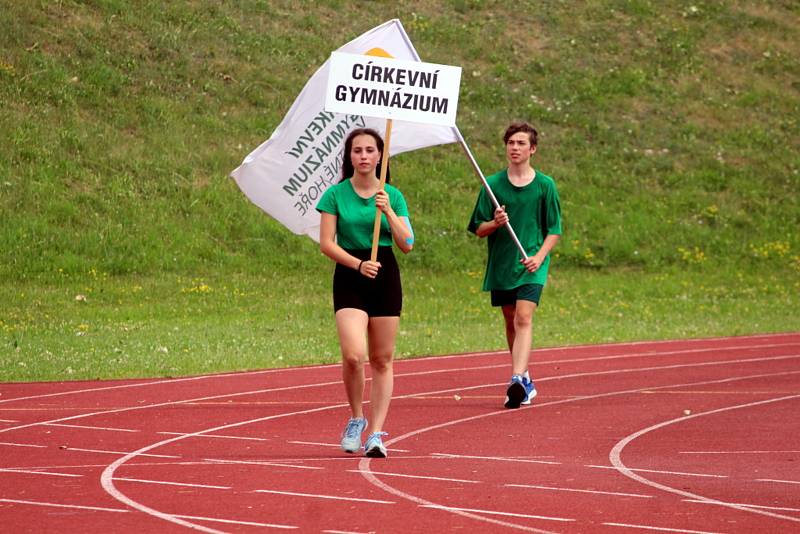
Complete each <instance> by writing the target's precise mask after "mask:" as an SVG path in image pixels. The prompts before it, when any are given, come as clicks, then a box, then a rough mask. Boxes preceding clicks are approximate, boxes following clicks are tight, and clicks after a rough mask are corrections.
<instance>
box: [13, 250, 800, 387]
mask: <svg viewBox="0 0 800 534" xmlns="http://www.w3.org/2000/svg"><path fill="white" fill-rule="evenodd" d="M308 260H309V261H308V265H307V269H308V272H312V271H313V272H314V273H315V274H316V275H315V276H310V275H309V274H308V272H302V273H294V274H286V273H284V274H283V275H282V276H280V277H265V276H256V275H248V274H226V275H224V276H223V275H219V274H216V275H210V276H204V277H200V278H187V277H184V276H180V275H167V276H147V277H142V276H107V275H105V274H102V273H96V272H93V273H91V274H90V275H89V276H83V277H80V278H76V277H72V276H69V275H66V274H62V275H61V276H59V277H55V278H54V279H53V280H52V281H50V282H47V283H44V282H37V283H21V284H16V285H14V286H11V285H9V284H3V285H1V286H0V299H2V302H4V303H6V305H5V306H4V313H3V318H2V319H1V320H0V336H1V337H0V339H2V340H3V348H4V351H3V352H2V353H0V370H1V373H2V374H0V377H2V380H3V381H12V380H13V381H26V380H62V379H92V378H122V377H139V376H180V375H193V374H201V373H213V372H221V371H228V370H242V369H261V368H267V367H284V366H293V365H308V364H314V363H332V362H336V361H338V360H339V350H338V344H337V340H336V332H335V328H334V326H333V320H332V310H331V304H330V276H329V275H330V271H331V266H330V265H329V262H328V261H327V260H326V259H324V258H322V257H321V256H320V255H317V256H314V255H311V256H310V257H309V258H308ZM474 263H475V265H470V266H468V267H466V268H464V269H456V270H454V271H453V272H451V273H450V274H449V275H447V276H445V275H443V274H442V273H439V272H431V271H427V270H424V269H406V273H407V276H406V278H405V293H406V306H405V310H404V316H403V321H402V324H401V331H400V335H399V336H398V346H397V354H398V356H399V357H416V356H425V355H433V354H450V353H454V352H456V353H457V352H466V351H477V350H500V349H503V348H504V344H505V339H504V337H503V325H502V319H501V315H500V313H499V312H498V311H497V310H496V309H491V308H490V306H489V304H488V298H487V295H486V294H485V293H482V292H480V291H479V290H478V286H479V281H480V280H479V279H480V274H479V272H478V271H479V265H477V263H478V262H477V261H476V262H474ZM471 269H474V270H471ZM300 288H302V289H303V290H302V291H300V290H299V289H300ZM798 295H800V280H798V279H797V277H795V278H794V279H791V278H786V277H784V276H783V273H782V272H780V271H765V272H761V273H757V274H755V273H752V272H747V271H734V270H731V271H723V272H715V273H712V272H709V271H707V270H702V269H701V270H697V271H689V272H684V271H680V270H674V269H670V270H664V271H660V272H657V273H648V272H643V271H640V270H635V269H618V270H610V271H608V270H604V271H593V270H588V269H578V268H564V269H558V270H556V272H555V274H554V275H553V277H552V278H551V280H550V283H549V285H548V286H547V289H546V290H545V294H544V297H543V301H542V307H541V309H540V310H539V311H538V312H537V316H536V320H535V335H534V338H535V340H534V345H535V346H536V347H545V346H564V345H574V344H582V343H604V342H621V341H631V340H645V339H682V338H690V337H708V336H722V335H740V334H748V333H754V332H782V331H798V330H800V320H798V318H797V315H796V314H795V315H787V313H786V312H787V310H796V309H798V305H800V299H798Z"/></svg>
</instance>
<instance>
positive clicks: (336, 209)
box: [317, 179, 408, 250]
mask: <svg viewBox="0 0 800 534" xmlns="http://www.w3.org/2000/svg"><path fill="white" fill-rule="evenodd" d="M385 190H386V193H387V194H388V195H389V203H390V204H391V205H392V209H393V210H394V212H395V213H396V214H397V215H398V217H408V205H407V204H406V199H405V198H404V197H403V194H402V193H401V192H400V190H399V189H397V188H396V187H394V186H392V185H390V184H386V186H385ZM317 211H319V212H325V213H330V214H332V215H336V217H337V219H336V242H337V243H338V244H339V246H340V247H342V248H345V249H349V250H357V249H368V248H372V232H373V229H374V226H375V195H372V196H371V197H369V198H363V197H360V196H359V195H358V193H356V191H355V189H353V184H352V182H351V180H350V179H347V180H344V181H342V182H339V183H338V184H335V185H332V186H331V187H329V188H328V189H326V190H325V192H324V193H323V194H322V198H320V199H319V202H318V203H317ZM378 245H380V246H392V231H391V228H390V227H389V221H388V220H387V219H386V214H383V213H382V214H381V230H380V235H379V238H378Z"/></svg>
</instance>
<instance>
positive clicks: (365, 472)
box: [358, 371, 800, 530]
mask: <svg viewBox="0 0 800 534" xmlns="http://www.w3.org/2000/svg"><path fill="white" fill-rule="evenodd" d="M587 374H590V373H587ZM791 374H800V371H789V372H785V373H765V374H758V375H749V376H741V377H733V378H731V377H728V378H722V379H717V380H704V381H701V382H689V383H686V384H668V385H662V386H656V387H639V388H635V389H628V390H623V391H612V392H607V393H600V394H597V395H584V396H581V397H575V398H571V399H562V400H557V401H552V402H545V403H541V404H535V405H533V406H530V407H529V408H521V409H523V410H525V409H535V408H543V407H545V406H553V405H556V404H566V403H568V402H576V401H582V400H590V399H597V398H602V397H613V396H618V395H628V394H631V393H638V392H640V391H653V390H658V389H670V388H677V387H689V386H700V385H707V384H721V383H725V382H735V381H738V380H752V379H756V378H766V377H772V376H785V375H791ZM554 378H555V377H554ZM537 381H538V380H537ZM798 397H800V395H798ZM508 413H515V411H512V410H498V411H495V412H489V413H485V414H480V415H473V416H470V417H464V418H462V419H456V420H453V421H447V422H444V423H439V424H436V425H432V426H429V427H425V428H420V429H418V430H414V431H412V432H407V433H405V434H403V435H401V436H398V437H396V438H394V439H391V440H388V441H387V442H386V445H393V444H395V443H397V442H399V441H402V440H404V439H407V438H410V437H413V436H417V435H419V434H423V433H425V432H430V431H432V430H439V429H441V428H445V427H448V426H453V425H457V424H461V423H465V422H469V421H475V420H478V419H483V418H485V417H492V416H496V415H503V414H508ZM370 462H371V458H364V459H362V460H361V461H360V462H359V464H358V467H359V471H361V474H362V476H363V477H364V478H365V479H366V480H367V481H368V482H369V483H370V484H373V485H375V486H377V487H379V488H380V489H382V490H384V491H387V492H389V493H391V494H392V495H395V496H396V497H399V498H401V499H406V500H409V501H411V502H416V503H425V504H428V505H430V504H433V505H434V506H436V507H437V509H439V510H445V511H448V512H451V513H455V514H458V515H465V516H466V517H470V518H472V519H478V520H480V521H486V522H489V523H497V520H495V519H491V518H487V517H483V516H480V515H478V516H476V515H474V514H468V513H466V512H461V511H459V510H453V509H449V508H448V507H447V506H445V505H437V504H436V503H432V502H430V501H427V500H425V499H422V498H421V497H417V496H415V495H411V494H409V493H406V492H404V491H402V490H399V489H397V488H395V487H392V486H391V485H389V484H387V483H386V482H384V481H382V480H379V479H378V478H377V477H376V476H375V473H374V472H373V471H372V470H371V469H370ZM687 495H691V494H687ZM502 524H503V525H504V526H509V527H512V528H518V529H521V530H527V529H528V527H525V526H523V525H517V524H514V523H509V524H506V523H502Z"/></svg>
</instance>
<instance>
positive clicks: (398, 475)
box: [347, 469, 481, 484]
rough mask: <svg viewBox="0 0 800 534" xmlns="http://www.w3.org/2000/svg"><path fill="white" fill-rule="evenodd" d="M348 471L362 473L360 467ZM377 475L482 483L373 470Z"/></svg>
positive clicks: (470, 482) (472, 482) (470, 481)
mask: <svg viewBox="0 0 800 534" xmlns="http://www.w3.org/2000/svg"><path fill="white" fill-rule="evenodd" d="M347 472H348V473H360V472H361V471H359V470H358V469H350V470H348V471H347ZM372 473H373V474H375V475H383V476H386V477H400V478H421V479H424V480H440V481H442V482H463V483H464V484H481V481H480V480H463V479H460V478H442V477H428V476H422V475H403V474H400V473H388V472H381V471H373V472H372Z"/></svg>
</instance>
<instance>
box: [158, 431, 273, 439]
mask: <svg viewBox="0 0 800 534" xmlns="http://www.w3.org/2000/svg"><path fill="white" fill-rule="evenodd" d="M156 434H163V435H165V436H191V437H195V438H217V439H239V440H243V441H270V440H269V438H251V437H247V436H221V435H219V434H192V433H189V432H156Z"/></svg>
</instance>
